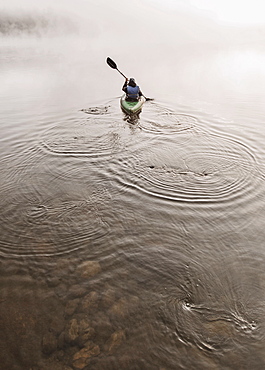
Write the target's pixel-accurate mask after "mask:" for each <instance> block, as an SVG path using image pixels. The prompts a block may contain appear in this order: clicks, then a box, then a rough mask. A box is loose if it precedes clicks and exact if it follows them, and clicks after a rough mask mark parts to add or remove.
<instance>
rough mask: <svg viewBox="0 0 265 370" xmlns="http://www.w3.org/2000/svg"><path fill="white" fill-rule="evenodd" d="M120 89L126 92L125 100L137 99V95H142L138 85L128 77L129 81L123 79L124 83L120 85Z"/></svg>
mask: <svg viewBox="0 0 265 370" xmlns="http://www.w3.org/2000/svg"><path fill="white" fill-rule="evenodd" d="M127 87H128V88H127ZM130 87H131V88H130ZM122 91H124V92H125V93H126V100H127V101H138V100H139V97H140V96H142V95H143V94H142V92H141V90H140V87H139V86H137V85H136V83H135V81H134V80H133V79H130V81H129V82H128V80H126V81H125V83H124V85H123V87H122Z"/></svg>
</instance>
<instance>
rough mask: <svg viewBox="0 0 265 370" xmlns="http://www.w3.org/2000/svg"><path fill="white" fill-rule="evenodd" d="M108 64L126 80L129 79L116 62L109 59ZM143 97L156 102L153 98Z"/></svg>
mask: <svg viewBox="0 0 265 370" xmlns="http://www.w3.org/2000/svg"><path fill="white" fill-rule="evenodd" d="M107 64H108V65H109V66H110V67H111V68H112V69H116V70H117V71H118V72H119V73H120V74H121V75H122V76H123V77H124V78H126V79H128V78H127V77H126V76H125V75H124V74H123V73H122V72H121V71H120V70H119V69H118V67H117V64H116V63H115V62H114V60H112V59H111V58H109V57H108V58H107ZM143 97H144V98H145V100H154V99H152V98H147V97H145V96H144V95H143Z"/></svg>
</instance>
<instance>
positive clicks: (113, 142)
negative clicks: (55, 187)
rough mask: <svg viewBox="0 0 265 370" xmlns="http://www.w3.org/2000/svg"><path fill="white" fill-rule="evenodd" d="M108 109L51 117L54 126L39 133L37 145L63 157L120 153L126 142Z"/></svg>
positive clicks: (100, 108) (93, 109) (106, 107)
mask: <svg viewBox="0 0 265 370" xmlns="http://www.w3.org/2000/svg"><path fill="white" fill-rule="evenodd" d="M109 110H110V107H109V106H105V105H104V106H102V107H92V108H88V109H82V111H81V112H78V114H77V113H76V114H75V115H74V114H73V113H71V114H69V115H68V116H66V115H65V114H64V115H63V117H56V118H54V124H53V125H50V127H49V128H48V129H47V130H46V131H44V132H43V133H42V134H41V136H40V146H41V147H42V148H43V149H44V150H45V151H46V152H48V153H50V154H53V155H59V156H65V157H66V156H71V157H81V156H85V157H91V158H100V157H109V156H111V155H112V154H114V153H117V152H120V151H122V150H123V148H124V145H125V143H124V142H123V140H122V139H121V134H120V131H119V129H118V127H117V126H118V125H117V124H116V126H115V116H114V115H113V114H110V113H109ZM84 113H86V114H84ZM120 120H122V119H121V117H120Z"/></svg>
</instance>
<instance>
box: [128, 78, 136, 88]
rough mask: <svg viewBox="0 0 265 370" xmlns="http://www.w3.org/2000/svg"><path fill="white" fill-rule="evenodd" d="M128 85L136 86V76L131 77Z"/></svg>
mask: <svg viewBox="0 0 265 370" xmlns="http://www.w3.org/2000/svg"><path fill="white" fill-rule="evenodd" d="M128 85H129V86H132V87H135V86H136V83H135V80H134V78H130V81H129V83H128Z"/></svg>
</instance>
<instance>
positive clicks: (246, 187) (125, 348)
mask: <svg viewBox="0 0 265 370" xmlns="http://www.w3.org/2000/svg"><path fill="white" fill-rule="evenodd" d="M102 3H103V2H100V4H99V5H97V6H95V9H94V8H93V7H92V5H91V4H90V5H91V12H92V10H93V11H94V13H93V12H92V13H93V14H94V15H97V16H98V17H99V20H100V22H101V23H100V24H102V27H103V28H104V27H106V24H108V23H104V22H108V17H109V14H108V12H109V11H111V15H112V16H113V17H114V19H115V17H116V19H117V24H116V25H115V27H114V29H113V30H111V29H110V30H109V33H108V35H106V39H101V36H100V37H98V38H96V36H95V35H96V34H97V33H96V34H95V33H92V34H91V38H90V39H89V42H88V41H87V38H86V37H83V36H84V35H83V34H82V33H80V34H79V35H72V36H70V35H67V37H62V36H60V37H54V38H51V37H50V38H48V37H46V36H45V37H43V38H40V39H36V38H35V37H31V38H30V37H28V36H27V37H25V36H24V37H20V38H17V39H16V38H14V37H12V38H11V37H9V38H2V39H1V40H0V42H1V46H0V48H1V49H0V50H1V55H0V63H1V72H0V75H1V81H2V84H1V86H0V95H1V113H0V117H1V125H0V130H1V135H0V140H1V164H0V166H1V174H2V176H1V178H0V185H1V186H0V195H1V197H0V227H1V237H0V264H1V269H0V285H1V292H2V296H1V299H0V329H1V330H0V332H1V335H0V346H1V349H2V351H0V352H1V354H0V360H1V364H2V367H3V369H34V370H46V369H47V370H48V369H49V370H50V369H58V370H63V369H64V370H66V369H85V370H87V369H93V370H95V369H100V370H102V369H108V370H109V369H117V370H118V369H119V370H120V369H152V370H153V369H157V370H163V369H172V370H173V369H174V370H175V369H201V370H205V369H209V370H212V369H224V368H225V369H237V368H240V369H246V370H247V369H250V368H253V369H262V368H263V367H264V364H265V353H264V338H265V324H264V307H265V306H264V298H265V297H264V291H265V290H264V288H265V286H264V281H265V279H264V278H265V276H264V271H263V270H264V269H263V262H264V248H263V243H264V236H265V235H264V226H263V214H264V208H265V204H264V199H265V198H264V192H265V187H264V164H263V162H264V145H263V142H264V128H263V120H264V119H263V117H264V107H263V100H264V99H263V98H264V86H265V85H264V84H262V83H261V82H262V80H263V77H264V74H263V64H264V63H263V59H264V58H263V53H262V52H261V45H260V44H258V43H257V45H255V46H253V45H251V48H250V47H248V45H243V46H242V45H241V46H237V49H235V50H232V47H231V45H232V44H233V41H231V40H230V44H229V45H228V46H227V47H224V44H223V42H222V41H220V40H221V37H220V34H222V35H227V33H228V30H227V29H226V28H225V27H224V29H218V32H217V31H216V32H217V33H216V34H215V35H214V34H211V35H209V38H208V37H207V35H206V34H205V36H204V37H205V38H203V39H201V40H200V47H199V48H198V47H197V48H191V45H192V40H193V39H194V37H195V34H194V31H193V32H191V33H190V32H188V33H187V34H182V35H181V38H180V37H176V36H174V37H173V36H172V34H174V35H175V34H177V33H176V31H177V30H178V27H182V26H183V30H184V29H185V27H184V25H185V22H188V23H186V28H187V24H191V23H189V22H191V19H192V20H194V23H192V24H193V26H194V27H198V24H203V22H202V21H201V20H200V18H199V17H198V18H196V16H195V15H194V14H193V15H192V17H191V15H188V14H186V15H185V17H184V15H183V14H182V13H181V14H182V15H183V17H180V16H179V24H178V25H176V26H174V23H171V20H173V19H174V17H178V16H177V13H176V12H177V10H175V13H174V14H173V15H172V14H171V15H170V14H168V15H167V13H165V10H163V12H162V10H158V9H156V10H155V8H154V7H153V6H151V4H150V3H149V5H148V3H144V4H142V5H140V4H137V7H138V9H142V10H143V13H142V14H143V15H142V17H143V19H145V20H146V19H149V15H148V14H147V13H146V12H147V10H150V12H152V14H153V15H154V17H155V18H154V19H153V20H152V21H151V24H150V27H151V30H153V32H156V33H155V34H157V38H152V40H153V41H152V42H151V41H150V42H149V44H148V45H149V50H147V48H146V40H147V36H146V35H144V36H143V39H141V38H139V39H138V40H139V55H138V57H139V58H141V62H139V63H136V61H135V59H134V57H132V56H131V58H127V54H126V53H124V50H125V49H126V50H127V46H126V43H124V40H125V39H126V33H125V34H123V35H122V36H121V41H118V40H117V41H116V43H114V42H113V43H112V45H111V48H110V46H107V45H108V41H109V39H111V36H114V35H116V33H117V31H118V28H119V24H123V22H122V21H121V19H120V18H119V15H118V14H120V13H119V12H123V11H124V12H125V10H126V9H127V8H126V7H125V8H121V7H119V4H120V3H119V1H117V2H115V3H114V4H113V9H112V7H111V6H107V5H106V9H105V12H103V13H104V14H102V18H100V10H101V11H102ZM68 6H70V5H69V3H68ZM126 6H127V5H126ZM122 9H123V10H122ZM118 10H119V11H118ZM92 13H90V16H91V14H92ZM125 13H126V12H125ZM126 14H127V13H126ZM80 16H81V15H80ZM130 17H131V18H134V16H133V15H131V16H130ZM167 17H168V18H167ZM172 17H173V18H172ZM189 17H191V18H189ZM76 19H77V18H75V21H76ZM83 19H85V17H84V18H83ZM110 19H112V18H111V17H110ZM143 19H142V20H139V22H140V23H141V22H143ZM158 19H159V20H161V22H162V25H163V26H164V27H161V26H159V27H158V26H157V23H156V27H154V24H153V23H152V22H155V20H158ZM167 19H168V21H169V22H168V23H167V22H166V20H167ZM176 19H178V18H176ZM196 19H197V21H196ZM188 20H189V21H188ZM195 21H196V22H195ZM80 22H81V23H82V21H81V20H80ZM207 22H208V21H206V20H205V25H208V26H209V23H207ZM143 23H144V22H143ZM93 24H94V23H93V22H92V23H91V24H89V25H88V26H87V27H88V29H89V28H91V30H92V28H93V27H94V26H93ZM141 24H142V23H141ZM210 24H211V27H213V24H212V23H211V22H210ZM82 27H84V24H83V23H82ZM157 27H158V29H157ZM160 27H161V34H160V33H159V29H160ZM168 27H169V28H168ZM209 27H210V26H209ZM206 28H207V27H206ZM88 29H87V30H86V32H87V31H88ZM82 30H83V31H82V32H85V31H84V29H83V28H82ZM169 31H170V33H169V34H168V36H170V37H169V38H168V39H167V41H166V42H165V43H162V44H161V45H160V44H159V43H160V38H162V36H163V35H164V34H167V32H169ZM86 32H85V36H87V35H88V34H87V33H86ZM139 32H140V31H139ZM174 32H175V33H174ZM140 33H141V32H140ZM136 34H137V35H138V31H137V32H136ZM199 34H200V35H203V34H204V31H203V30H200V33H199ZM138 36H139V35H138ZM130 37H131V36H130ZM236 37H238V34H237V36H236ZM169 39H170V40H171V41H172V39H174V40H175V43H174V44H172V45H170V40H169ZM214 40H216V44H214V45H215V46H213V42H214ZM97 42H98V43H99V44H97ZM134 42H136V41H135V40H134ZM157 43H158V44H157ZM158 45H160V46H161V49H160V50H161V51H163V52H164V54H163V53H160V55H158V54H157V48H158ZM103 46H104V47H103ZM121 46H122V47H125V49H121ZM111 49H112V50H111ZM177 49H178V51H179V53H178V54H176V50H177ZM120 50H123V53H122V55H121V53H120ZM231 50H232V51H231ZM141 52H142V54H141ZM106 55H114V57H115V59H116V57H117V58H118V62H119V64H120V61H121V67H122V66H123V65H124V66H125V69H126V68H128V70H129V71H130V70H131V71H132V75H134V76H136V77H137V81H138V80H139V81H141V88H142V89H143V91H145V93H146V94H148V95H149V96H152V97H154V98H155V100H153V101H147V102H146V103H145V104H144V106H143V110H142V112H141V113H140V115H139V116H137V117H133V118H132V117H128V116H126V115H125V114H124V113H123V112H122V111H121V109H120V107H119V93H121V86H122V83H123V81H122V80H121V79H120V76H119V75H118V74H116V73H115V71H113V70H111V69H109V68H108V66H107V65H106V63H105V59H106ZM151 55H156V58H151ZM148 56H149V59H148ZM144 57H146V60H144ZM127 59H129V60H128V61H127ZM150 59H152V60H150ZM101 61H102V63H101ZM150 62H152V63H151V64H150ZM122 69H123V68H122ZM125 72H126V71H125ZM126 73H127V72H126ZM151 75H152V78H151ZM257 81H260V84H257ZM254 87H255V88H254ZM148 90H149V91H148ZM115 94H116V95H117V96H116V97H115V98H114V97H113V96H114V95H115ZM261 102H262V104H261Z"/></svg>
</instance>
